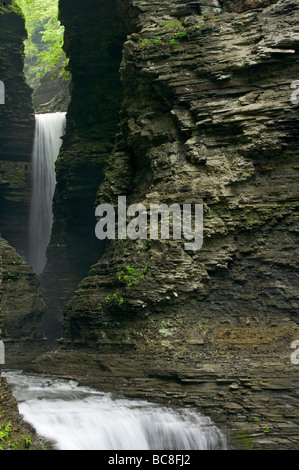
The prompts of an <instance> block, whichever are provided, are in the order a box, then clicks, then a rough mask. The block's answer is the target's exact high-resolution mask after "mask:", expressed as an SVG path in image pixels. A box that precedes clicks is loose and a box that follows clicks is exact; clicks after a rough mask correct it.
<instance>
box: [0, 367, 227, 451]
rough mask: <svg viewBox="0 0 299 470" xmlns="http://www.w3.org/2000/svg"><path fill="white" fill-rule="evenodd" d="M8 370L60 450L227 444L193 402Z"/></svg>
mask: <svg viewBox="0 0 299 470" xmlns="http://www.w3.org/2000/svg"><path fill="white" fill-rule="evenodd" d="M2 375H4V376H5V377H6V379H7V382H8V384H9V386H10V387H11V389H12V391H13V395H14V396H15V398H16V399H17V401H18V406H19V410H20V413H21V415H22V416H23V417H24V419H25V420H26V421H27V422H28V423H30V424H31V425H32V426H33V427H34V428H35V430H36V431H37V433H38V434H39V435H40V436H42V437H44V438H46V439H47V440H50V441H52V442H53V443H54V446H55V448H56V449H57V450H222V449H223V450H224V449H226V448H227V447H226V438H225V436H224V435H223V433H222V432H221V431H220V430H219V429H218V428H217V427H216V426H215V424H214V423H213V422H212V421H211V419H210V418H209V417H207V416H203V415H201V414H199V413H198V412H196V411H195V410H193V409H191V408H186V409H173V408H170V407H165V406H161V405H159V404H154V403H148V402H147V401H143V400H142V401H141V400H129V399H126V398H124V397H117V398H116V397H113V396H112V395H110V394H107V393H103V392H99V391H97V390H93V389H91V388H88V387H83V386H78V384H77V383H76V382H74V381H68V380H58V379H51V378H43V377H37V376H34V377H33V376H28V375H24V374H22V373H21V372H19V371H6V372H4V373H3V374H2Z"/></svg>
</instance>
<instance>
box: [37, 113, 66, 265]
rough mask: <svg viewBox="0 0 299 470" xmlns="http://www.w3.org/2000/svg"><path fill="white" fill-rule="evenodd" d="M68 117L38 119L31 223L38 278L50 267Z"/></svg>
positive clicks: (54, 116) (53, 116)
mask: <svg viewBox="0 0 299 470" xmlns="http://www.w3.org/2000/svg"><path fill="white" fill-rule="evenodd" d="M65 121H66V113H49V114H36V115H35V137H34V144H33V152H32V176H33V182H32V202H31V211H30V223H29V263H30V264H31V266H32V267H33V269H34V271H35V272H36V273H37V274H40V273H41V272H42V271H43V269H44V267H45V264H46V250H47V246H48V244H49V241H50V236H51V229H52V220H53V214H52V200H53V195H54V190H55V184H56V178H55V161H56V159H57V157H58V154H59V149H60V146H61V144H62V140H61V137H62V136H63V135H64V132H65Z"/></svg>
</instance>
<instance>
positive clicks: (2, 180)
mask: <svg viewBox="0 0 299 470" xmlns="http://www.w3.org/2000/svg"><path fill="white" fill-rule="evenodd" d="M26 37H27V31H26V29H25V20H24V18H23V16H22V14H21V11H20V9H19V8H18V7H17V6H16V5H15V4H14V3H13V2H6V5H4V2H3V5H2V4H1V6H0V44H1V46H0V80H1V81H2V82H3V83H4V86H5V104H1V105H0V130H1V131H0V233H1V234H2V236H3V237H5V238H6V239H8V240H9V242H10V243H11V245H13V246H14V247H15V248H16V249H17V250H18V252H19V253H20V254H21V255H22V256H26V254H27V249H28V238H27V237H28V233H27V227H28V217H29V208H30V200H31V151H32V144H33V136H34V126H35V122H34V112H33V107H32V90H31V89H30V87H29V86H28V85H27V83H26V81H25V77H24V74H23V64H24V44H23V41H24V40H25V39H26Z"/></svg>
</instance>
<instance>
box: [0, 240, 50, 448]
mask: <svg viewBox="0 0 299 470" xmlns="http://www.w3.org/2000/svg"><path fill="white" fill-rule="evenodd" d="M44 309H45V305H44V303H43V301H42V299H41V297H40V295H39V291H38V280H37V277H36V275H35V274H34V273H33V271H32V269H31V268H30V266H28V265H27V264H26V263H25V262H24V261H23V259H22V258H21V257H20V256H19V255H18V254H17V253H16V251H15V249H13V248H12V247H11V246H10V245H9V244H8V243H7V242H6V241H5V240H3V238H0V340H1V342H4V346H5V348H4V355H2V354H1V355H0V359H1V360H0V396H1V400H0V427H1V430H4V429H7V437H6V438H5V437H3V438H2V436H1V449H4V450H29V449H30V450H43V449H45V448H48V449H50V448H51V446H50V445H49V444H46V443H43V442H42V441H41V440H40V439H38V438H37V437H36V434H35V432H34V431H33V430H32V428H31V427H30V426H29V425H28V423H25V422H24V421H23V418H22V417H21V415H20V413H19V410H18V404H17V401H16V399H15V398H14V396H13V394H12V391H11V389H10V388H9V386H8V384H7V381H6V378H5V376H3V374H2V369H5V368H14V367H17V368H23V367H25V368H26V366H28V364H29V363H30V361H31V360H32V359H35V358H36V357H37V356H39V355H40V354H42V353H43V352H45V351H46V348H45V341H44V334H43V327H42V324H41V315H42V313H44ZM1 352H2V351H1Z"/></svg>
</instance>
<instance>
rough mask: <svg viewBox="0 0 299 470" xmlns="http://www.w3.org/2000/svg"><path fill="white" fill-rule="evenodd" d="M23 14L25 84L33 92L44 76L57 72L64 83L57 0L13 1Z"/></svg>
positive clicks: (61, 30)
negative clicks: (59, 72)
mask: <svg viewBox="0 0 299 470" xmlns="http://www.w3.org/2000/svg"><path fill="white" fill-rule="evenodd" d="M15 2H16V4H17V5H19V6H20V7H21V9H22V11H23V13H24V16H25V21H26V28H27V31H28V39H27V40H26V41H25V57H26V60H25V67H24V72H25V75H26V78H27V81H28V83H29V84H30V85H31V86H32V88H36V87H37V86H38V84H39V82H40V78H41V77H43V76H44V75H45V74H46V73H47V72H51V73H52V75H53V77H55V76H56V74H57V73H58V70H61V73H62V75H63V77H64V78H65V79H68V75H69V74H68V72H67V71H66V70H65V67H66V65H67V59H66V56H65V54H64V51H63V49H62V46H63V35H64V28H63V26H62V25H61V24H60V22H59V20H58V1H57V0H15Z"/></svg>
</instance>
